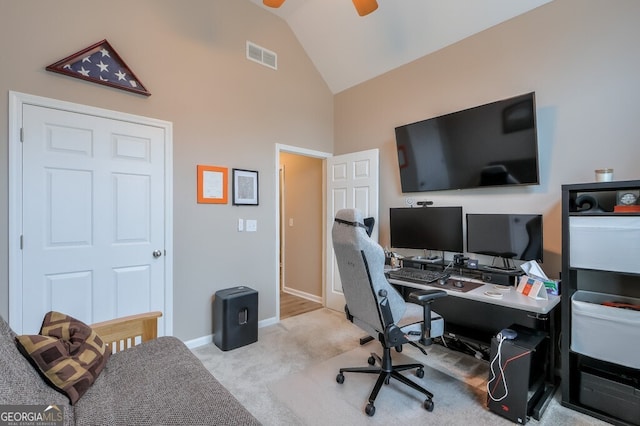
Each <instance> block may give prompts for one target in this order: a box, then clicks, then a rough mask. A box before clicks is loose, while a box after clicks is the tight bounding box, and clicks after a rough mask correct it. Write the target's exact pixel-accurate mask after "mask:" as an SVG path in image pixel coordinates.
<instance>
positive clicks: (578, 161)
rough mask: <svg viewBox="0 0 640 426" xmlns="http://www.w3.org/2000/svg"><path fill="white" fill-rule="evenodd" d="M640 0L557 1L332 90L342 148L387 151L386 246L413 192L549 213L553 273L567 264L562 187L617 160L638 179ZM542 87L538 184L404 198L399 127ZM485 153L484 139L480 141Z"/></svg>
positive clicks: (473, 205) (451, 201)
mask: <svg viewBox="0 0 640 426" xmlns="http://www.w3.org/2000/svg"><path fill="white" fill-rule="evenodd" d="M639 18H640V2H638V1H636V0H616V1H614V2H607V1H602V0H588V1H587V0H555V1H554V2H552V3H549V4H547V5H544V6H542V7H540V8H538V9H536V10H534V11H532V12H530V13H527V14H525V15H522V16H520V17H517V18H515V19H513V20H511V21H508V22H506V23H503V24H501V25H498V26H496V27H494V28H491V29H489V30H487V31H484V32H482V33H480V34H478V35H475V36H473V37H470V38H468V39H466V40H463V41H461V42H459V43H457V44H455V45H453V46H451V47H448V48H445V49H442V50H440V51H438V52H436V53H434V54H431V55H428V56H426V57H423V58H421V59H419V60H416V61H414V62H412V63H410V64H407V65H405V66H403V67H401V68H399V69H396V70H394V71H391V72H389V73H387V74H385V75H383V76H381V77H378V78H376V79H373V80H370V81H368V82H365V83H363V84H361V85H359V86H357V87H355V88H352V89H350V90H346V91H343V92H341V93H339V94H338V95H336V96H335V103H334V109H335V115H334V117H335V150H334V153H335V154H343V153H348V152H353V151H359V150H364V149H369V148H379V149H380V183H381V185H380V188H381V189H380V242H381V243H382V244H383V245H387V244H389V208H390V207H398V206H404V203H405V195H411V196H414V197H415V198H416V200H433V201H434V202H435V205H460V206H463V208H464V212H466V213H485V212H487V213H490V212H498V213H500V212H503V213H541V214H544V249H545V253H544V258H545V261H544V265H543V267H544V269H545V271H546V273H547V275H549V276H552V277H557V276H558V274H559V272H560V269H561V261H560V253H561V223H560V213H561V212H560V196H561V195H560V191H561V185H562V184H568V183H578V182H590V181H593V180H594V169H596V168H602V167H612V168H614V169H615V179H616V180H626V179H638V178H640V171H639V170H638V158H640V143H639V140H638V133H639V131H638V118H639V117H640V102H638V99H640V80H639V74H638V72H639V70H640V50H639V49H638V40H640V26H639V25H638V19H639ZM529 91H535V92H536V100H537V120H538V144H539V154H540V179H541V184H540V185H538V186H528V187H518V188H503V189H488V188H487V189H476V190H460V191H442V192H429V193H415V194H404V195H403V194H402V193H401V190H400V178H399V173H398V167H397V155H396V150H395V134H394V128H395V127H396V126H399V125H402V124H406V123H411V122H415V121H419V120H423V119H426V118H429V117H434V116H437V115H440V114H444V113H449V112H453V111H456V110H460V109H465V108H469V107H472V106H476V105H480V104H483V103H487V102H491V101H495V100H498V99H502V98H506V97H511V96H514V95H518V94H522V93H526V92H529ZM478 149H482V147H478Z"/></svg>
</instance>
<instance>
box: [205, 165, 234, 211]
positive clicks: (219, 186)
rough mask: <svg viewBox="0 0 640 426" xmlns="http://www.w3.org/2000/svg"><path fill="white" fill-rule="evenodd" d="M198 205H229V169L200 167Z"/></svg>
mask: <svg viewBox="0 0 640 426" xmlns="http://www.w3.org/2000/svg"><path fill="white" fill-rule="evenodd" d="M197 170H198V203H203V204H227V200H228V193H229V191H228V188H229V169H227V168H226V167H217V166H204V165H198V166H197Z"/></svg>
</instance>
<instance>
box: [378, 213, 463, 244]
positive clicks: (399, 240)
mask: <svg viewBox="0 0 640 426" xmlns="http://www.w3.org/2000/svg"><path fill="white" fill-rule="evenodd" d="M389 228H390V233H391V247H393V248H405V249H425V250H438V251H449V252H456V253H460V252H462V251H463V250H464V245H463V235H462V207H414V208H391V209H389Z"/></svg>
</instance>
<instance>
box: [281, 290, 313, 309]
mask: <svg viewBox="0 0 640 426" xmlns="http://www.w3.org/2000/svg"><path fill="white" fill-rule="evenodd" d="M282 291H283V292H284V293H287V294H291V295H292V296H297V297H301V298H303V299H306V300H310V301H312V302H316V303H320V304H321V305H322V296H316V295H315V294H311V293H307V292H304V291H300V290H296V289H295V288H290V287H286V286H285V287H283V288H282Z"/></svg>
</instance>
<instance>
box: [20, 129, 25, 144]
mask: <svg viewBox="0 0 640 426" xmlns="http://www.w3.org/2000/svg"><path fill="white" fill-rule="evenodd" d="M20 142H24V127H20Z"/></svg>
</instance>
